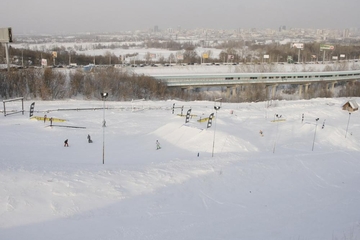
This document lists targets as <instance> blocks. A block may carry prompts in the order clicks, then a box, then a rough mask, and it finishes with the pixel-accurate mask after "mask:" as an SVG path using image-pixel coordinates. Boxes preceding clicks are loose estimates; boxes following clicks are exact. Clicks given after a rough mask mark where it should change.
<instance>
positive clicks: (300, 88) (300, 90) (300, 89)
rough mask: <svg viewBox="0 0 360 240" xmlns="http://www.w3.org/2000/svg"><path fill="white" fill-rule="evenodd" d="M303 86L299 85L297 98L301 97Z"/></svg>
mask: <svg viewBox="0 0 360 240" xmlns="http://www.w3.org/2000/svg"><path fill="white" fill-rule="evenodd" d="M302 90H303V85H301V84H299V96H300V97H301V96H302Z"/></svg>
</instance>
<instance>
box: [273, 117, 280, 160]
mask: <svg viewBox="0 0 360 240" xmlns="http://www.w3.org/2000/svg"><path fill="white" fill-rule="evenodd" d="M275 117H276V119H277V120H275ZM281 117H282V115H279V114H274V122H275V121H276V135H275V142H274V148H273V153H275V147H276V140H277V136H278V132H279V119H280V118H281Z"/></svg>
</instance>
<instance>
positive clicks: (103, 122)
mask: <svg viewBox="0 0 360 240" xmlns="http://www.w3.org/2000/svg"><path fill="white" fill-rule="evenodd" d="M102 127H103V155H102V157H103V164H105V98H103V126H102Z"/></svg>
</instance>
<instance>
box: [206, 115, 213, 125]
mask: <svg viewBox="0 0 360 240" xmlns="http://www.w3.org/2000/svg"><path fill="white" fill-rule="evenodd" d="M213 117H214V113H212V114H210V116H209V120H208V123H207V128H211V126H212V119H213Z"/></svg>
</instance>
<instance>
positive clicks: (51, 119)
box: [50, 117, 53, 126]
mask: <svg viewBox="0 0 360 240" xmlns="http://www.w3.org/2000/svg"><path fill="white" fill-rule="evenodd" d="M52 121H53V118H52V117H51V118H50V126H52Z"/></svg>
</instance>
